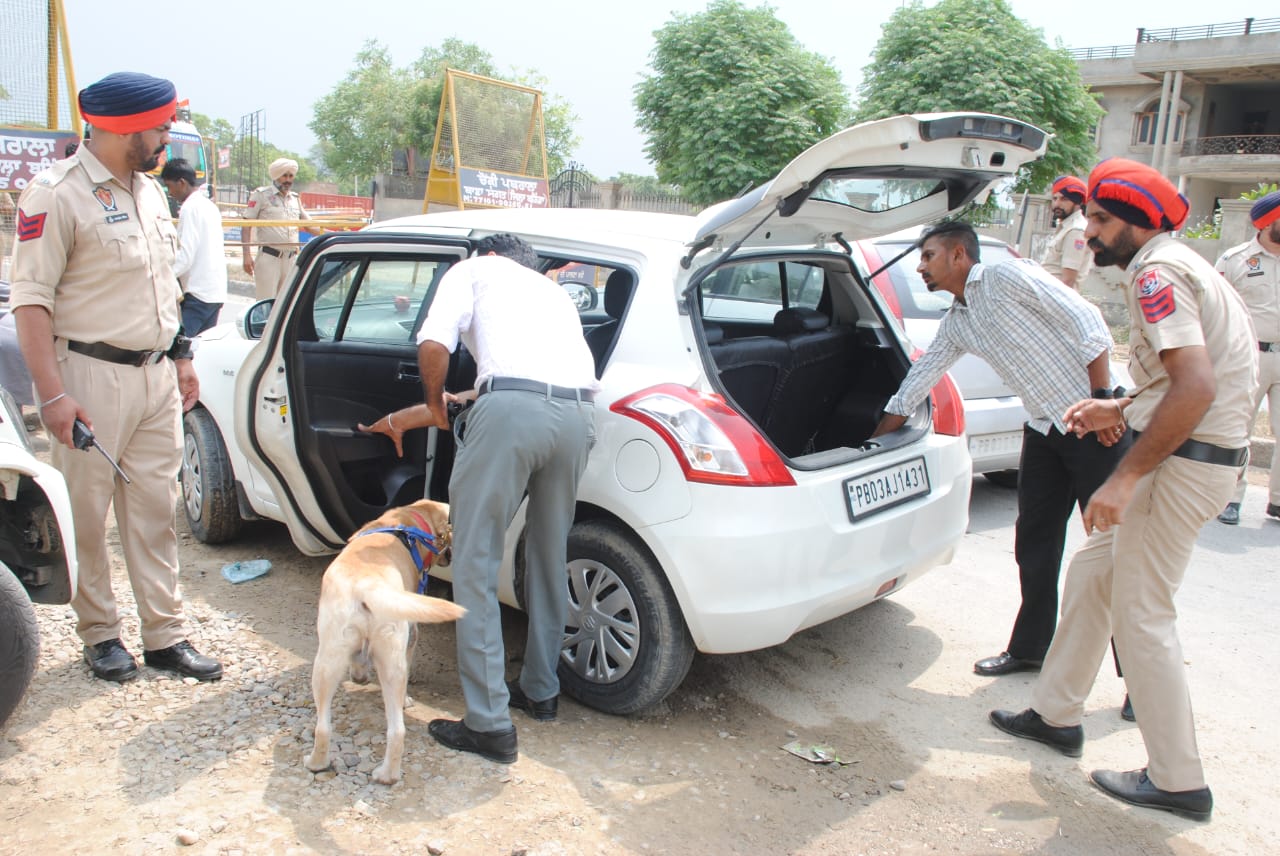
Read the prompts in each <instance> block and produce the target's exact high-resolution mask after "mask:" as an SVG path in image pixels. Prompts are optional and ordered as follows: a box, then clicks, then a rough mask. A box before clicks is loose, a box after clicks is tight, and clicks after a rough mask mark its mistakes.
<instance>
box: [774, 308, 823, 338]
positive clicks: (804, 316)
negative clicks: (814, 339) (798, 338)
mask: <svg viewBox="0 0 1280 856" xmlns="http://www.w3.org/2000/svg"><path fill="white" fill-rule="evenodd" d="M829 326H831V319H830V318H828V317H827V316H826V315H823V314H822V313H821V312H819V311H818V310H816V309H806V308H804V307H795V308H792V309H781V310H779V311H778V314H777V315H774V316H773V332H774V334H775V335H778V336H791V335H794V334H796V333H812V332H814V331H816V330H825V329H827V327H829Z"/></svg>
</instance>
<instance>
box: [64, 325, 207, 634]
mask: <svg viewBox="0 0 1280 856" xmlns="http://www.w3.org/2000/svg"><path fill="white" fill-rule="evenodd" d="M58 353H59V368H60V369H61V372H62V382H63V384H64V386H65V387H66V390H67V392H69V393H70V394H71V395H72V396H73V397H74V398H75V399H76V401H78V402H80V405H81V406H82V407H83V408H84V410H85V411H86V412H87V413H88V414H89V418H90V420H91V421H92V423H93V432H94V435H95V437H96V438H97V441H98V442H99V443H100V444H101V445H102V447H103V448H104V449H105V450H106V451H107V452H109V453H110V454H111V455H112V456H114V457H115V459H116V461H117V462H118V463H119V464H120V468H121V469H123V470H124V471H125V473H126V474H128V476H129V478H130V479H132V480H133V484H130V485H126V484H125V483H124V481H123V480H121V479H119V478H118V477H117V476H116V474H115V470H113V469H112V468H111V465H110V464H108V463H107V462H106V460H105V459H104V458H103V457H102V455H100V454H99V453H98V452H96V451H94V450H93V449H87V450H83V451H82V450H79V449H68V448H67V447H66V446H64V445H62V444H61V443H58V442H54V443H53V448H52V451H51V452H50V459H51V460H52V462H53V465H54V466H55V467H57V468H58V469H59V470H61V471H62V474H63V476H64V477H65V478H66V481H67V488H68V492H69V493H70V494H71V513H72V516H73V518H74V520H75V527H76V552H77V557H78V560H79V566H80V580H79V587H78V591H77V593H76V597H75V600H73V601H72V602H71V605H72V607H73V608H74V609H75V611H76V617H77V619H78V621H77V624H76V632H77V633H79V634H80V638H81V639H83V640H84V643H85V644H86V645H96V644H97V643H99V642H104V641H106V640H107V639H114V638H117V637H119V636H120V616H119V613H118V612H117V609H116V599H115V594H114V592H113V591H112V590H111V562H110V552H109V551H108V549H107V537H106V519H107V509H108V507H110V506H113V505H114V507H115V516H116V524H117V529H118V531H119V535H120V548H121V552H123V554H124V562H125V567H126V569H127V571H128V573H129V583H130V585H131V586H132V587H133V594H134V598H135V599H136V600H137V603H138V617H139V618H140V619H141V623H142V645H143V648H145V649H146V650H148V651H155V650H158V649H160V648H168V647H169V646H170V645H173V644H174V643H176V642H180V641H182V640H183V639H185V638H186V633H185V630H184V619H183V614H182V598H181V595H180V593H179V591H178V536H177V532H176V530H175V529H174V508H175V505H176V503H177V498H178V488H177V481H176V480H177V476H178V467H179V465H180V463H181V454H182V445H181V444H182V440H181V438H182V432H181V427H180V425H181V418H182V401H181V398H180V396H179V394H178V381H177V373H176V372H175V370H174V367H173V363H172V362H171V361H170V360H167V359H165V360H161V361H160V362H159V363H157V364H156V365H153V366H144V367H141V368H139V367H134V366H122V365H117V364H115V363H108V362H105V361H103V360H98V359H94V358H93V357H86V356H84V355H83V354H77V353H74V352H68V351H67V350H66V343H65V342H59V343H58Z"/></svg>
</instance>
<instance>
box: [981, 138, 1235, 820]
mask: <svg viewBox="0 0 1280 856" xmlns="http://www.w3.org/2000/svg"><path fill="white" fill-rule="evenodd" d="M1188 210H1189V206H1188V204H1187V201H1186V198H1185V197H1183V196H1182V194H1180V193H1178V191H1177V189H1176V188H1175V187H1174V186H1173V185H1172V184H1170V183H1169V181H1168V180H1167V179H1165V178H1164V176H1162V175H1161V174H1160V173H1159V172H1157V171H1156V170H1154V169H1152V168H1151V167H1149V166H1146V165H1144V164H1139V163H1136V162H1134V161H1130V160H1124V159H1122V158H1110V159H1108V160H1105V161H1103V162H1102V163H1100V164H1098V166H1097V167H1096V168H1095V169H1094V170H1093V172H1092V173H1091V174H1090V176H1089V203H1088V221H1089V226H1088V229H1087V230H1086V234H1087V235H1088V238H1089V246H1090V247H1091V248H1092V249H1093V252H1094V258H1095V260H1096V261H1097V263H1098V264H1099V265H1116V266H1117V267H1122V268H1124V269H1125V272H1126V273H1127V274H1128V277H1129V287H1128V290H1127V298H1128V305H1129V315H1130V317H1131V318H1132V328H1131V330H1130V337H1129V342H1130V346H1131V352H1130V359H1129V369H1130V372H1131V373H1132V375H1133V379H1134V381H1135V383H1136V384H1137V386H1136V388H1135V389H1133V390H1131V391H1130V392H1129V395H1128V396H1126V397H1123V398H1119V399H1111V400H1100V399H1086V400H1084V401H1081V402H1078V403H1077V404H1074V405H1072V406H1071V408H1069V409H1068V411H1067V413H1066V417H1065V421H1066V422H1067V423H1068V425H1069V426H1072V430H1074V431H1075V432H1076V433H1077V434H1080V435H1083V434H1085V433H1088V432H1089V431H1100V430H1107V429H1109V428H1112V427H1114V426H1116V425H1119V424H1122V423H1123V422H1125V421H1126V420H1127V421H1128V423H1129V426H1130V427H1131V428H1132V429H1133V434H1134V437H1135V441H1134V444H1133V446H1132V447H1131V448H1130V450H1129V451H1128V453H1126V454H1125V456H1124V457H1123V458H1121V459H1120V463H1119V464H1118V465H1117V466H1116V469H1115V472H1114V473H1113V474H1112V475H1111V477H1110V478H1108V479H1107V481H1106V482H1105V483H1104V484H1103V485H1102V487H1100V488H1098V490H1097V491H1095V492H1094V494H1093V496H1092V498H1091V499H1090V500H1089V505H1088V506H1087V507H1086V508H1085V512H1084V526H1085V531H1086V532H1089V533H1090V535H1089V539H1088V540H1087V541H1086V542H1085V544H1084V546H1083V547H1081V548H1080V550H1079V552H1077V553H1076V555H1075V557H1074V558H1073V559H1072V561H1071V566H1070V568H1069V569H1068V571H1067V582H1066V588H1065V590H1064V592H1063V598H1062V619H1061V621H1060V622H1059V624H1058V632H1057V634H1056V635H1055V636H1054V638H1053V644H1052V645H1051V646H1050V648H1049V653H1048V655H1047V656H1046V658H1045V661H1044V666H1043V667H1042V668H1041V671H1040V678H1039V680H1038V681H1037V682H1036V686H1035V690H1034V692H1033V693H1032V698H1031V702H1032V707H1030V708H1028V709H1026V710H1024V711H1022V712H1021V713H1012V712H1010V711H1005V710H995V711H992V712H991V721H992V723H993V724H995V725H996V727H997V728H1000V729H1001V730H1003V731H1006V732H1008V733H1010V734H1014V735H1016V736H1018V737H1025V738H1027V739H1030V740H1037V741H1039V742H1041V743H1045V744H1048V745H1050V746H1052V747H1053V748H1055V749H1058V750H1059V751H1061V752H1063V753H1064V754H1066V755H1070V756H1076V757H1078V756H1079V755H1080V754H1081V752H1082V750H1083V746H1084V729H1083V728H1082V726H1081V725H1080V722H1081V719H1082V717H1083V714H1084V702H1085V699H1086V698H1087V696H1088V694H1089V690H1090V688H1091V687H1092V686H1093V681H1094V678H1095V677H1096V676H1097V674H1098V667H1099V665H1100V664H1101V661H1102V657H1103V655H1104V654H1105V653H1106V650H1107V639H1108V637H1109V636H1111V635H1113V634H1114V637H1115V645H1116V650H1117V652H1118V653H1119V655H1120V661H1121V662H1123V663H1124V664H1125V681H1126V683H1127V684H1128V687H1129V695H1130V697H1131V698H1132V700H1133V709H1134V712H1135V713H1136V714H1137V719H1138V728H1139V729H1140V730H1141V732H1142V739H1143V742H1144V743H1145V744H1146V747H1147V757H1148V761H1147V765H1146V766H1145V767H1144V768H1142V769H1138V770H1133V771H1130V772H1124V773H1119V772H1112V771H1110V770H1095V771H1094V772H1093V774H1092V779H1093V781H1094V783H1095V784H1096V785H1097V786H1098V787H1099V788H1101V789H1102V790H1104V791H1105V792H1107V793H1108V794H1110V795H1112V796H1114V797H1116V798H1118V799H1120V800H1123V801H1125V802H1128V803H1132V804H1134V805H1140V806H1146V807H1148V808H1156V809H1161V810H1164V811H1170V812H1173V813H1175V814H1178V815H1181V816H1183V817H1188V818H1192V819H1194V820H1208V819H1209V817H1210V815H1211V814H1212V812H1213V794H1212V793H1211V792H1210V791H1209V788H1208V787H1207V786H1206V784H1205V780H1204V770H1203V768H1202V767H1201V764H1200V754H1199V750H1198V749H1197V747H1196V732H1195V721H1194V719H1193V717H1192V712H1191V697H1190V693H1189V692H1188V689H1187V678H1186V667H1185V666H1184V664H1183V655H1182V647H1181V644H1180V643H1179V641H1178V634H1177V627H1176V617H1177V610H1176V608H1175V606H1174V595H1175V594H1176V593H1177V591H1178V587H1179V586H1180V585H1181V583H1182V578H1183V575H1184V574H1185V573H1186V569H1187V563H1188V562H1189V561H1190V557H1191V550H1192V547H1193V546H1194V545H1195V539H1196V535H1197V533H1198V532H1199V531H1200V528H1201V527H1202V526H1203V525H1204V524H1205V523H1206V522H1207V521H1208V520H1209V519H1211V518H1212V517H1213V515H1214V514H1215V513H1216V512H1217V511H1218V509H1220V508H1221V507H1222V503H1223V502H1225V501H1226V499H1227V498H1228V497H1230V495H1231V491H1232V489H1233V488H1234V487H1235V482H1236V478H1237V476H1238V475H1239V474H1240V469H1241V467H1242V466H1243V465H1244V461H1245V457H1246V455H1247V446H1248V443H1249V417H1250V416H1251V415H1252V412H1253V411H1252V409H1251V408H1252V405H1253V393H1254V388H1255V386H1256V381H1255V378H1256V376H1257V365H1258V349H1257V345H1256V340H1255V337H1254V335H1253V326H1252V324H1251V323H1250V321H1249V313H1248V310H1247V309H1246V308H1245V305H1244V301H1242V300H1241V299H1240V295H1239V294H1237V293H1236V291H1235V289H1233V288H1231V286H1230V285H1229V284H1228V283H1227V282H1226V280H1224V279H1223V278H1222V277H1221V276H1220V275H1219V274H1218V273H1217V272H1216V271H1214V270H1213V268H1212V267H1211V266H1210V265H1209V263H1208V262H1206V261H1205V260H1204V259H1202V258H1201V257H1200V256H1199V255H1197V254H1196V253H1195V252H1194V251H1193V250H1191V249H1190V248H1189V247H1187V246H1186V245H1184V244H1181V243H1179V242H1178V241H1176V240H1174V239H1173V237H1172V236H1171V235H1169V234H1168V233H1169V232H1171V231H1173V230H1174V229H1177V228H1179V227H1181V225H1182V224H1183V223H1184V222H1185V221H1186V217H1187V212H1188Z"/></svg>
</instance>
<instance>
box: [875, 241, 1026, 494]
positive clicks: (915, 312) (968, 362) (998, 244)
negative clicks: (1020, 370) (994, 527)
mask: <svg viewBox="0 0 1280 856" xmlns="http://www.w3.org/2000/svg"><path fill="white" fill-rule="evenodd" d="M923 231H924V227H922V226H915V227H912V228H910V229H904V230H902V231H900V232H895V233H893V234H891V235H883V236H881V237H878V238H870V239H864V240H861V241H858V242H857V247H858V250H859V251H860V252H861V254H862V257H863V259H864V260H865V262H866V265H867V272H868V273H869V274H874V277H873V282H874V283H875V286H876V288H877V289H879V291H880V293H881V295H882V296H883V297H884V298H885V301H886V302H887V303H888V304H889V307H890V309H892V310H893V313H894V314H895V315H897V316H898V318H899V319H901V321H902V324H903V326H904V327H905V328H906V331H907V337H908V338H909V339H910V340H911V341H912V342H913V343H914V344H915V345H916V346H917V347H919V348H920V349H921V350H923V351H927V350H929V345H930V343H932V342H933V337H934V336H936V335H937V334H938V325H939V324H941V323H942V316H943V314H944V313H945V312H946V311H947V310H948V309H949V308H950V307H951V300H952V297H951V294H950V293H948V292H945V291H930V290H929V289H928V287H927V286H926V285H925V284H924V280H923V279H922V278H921V277H920V274H919V273H918V272H917V271H916V267H917V266H918V265H919V264H920V251H919V250H917V249H915V245H916V243H917V242H918V241H919V240H920V235H921V233H922V232H923ZM978 242H979V247H978V252H979V255H980V256H981V257H982V259H981V260H982V262H983V263H984V264H995V263H997V262H1002V261H1004V260H1005V259H1010V258H1016V257H1017V255H1018V253H1017V251H1016V250H1014V249H1013V247H1010V246H1009V245H1008V244H1006V243H1005V242H1004V241H1000V240H997V239H995V238H991V237H988V236H986V235H979V236H978ZM904 253H905V255H904ZM894 259H897V261H894ZM890 262H893V264H889V263H890ZM886 265H888V267H885V266H886ZM948 374H950V375H951V378H952V380H954V381H955V383H956V386H957V387H959V388H960V395H961V396H963V398H964V420H965V434H966V435H967V436H968V438H969V455H970V456H971V457H972V458H973V472H974V473H975V474H978V473H981V474H982V475H984V476H986V477H987V478H988V479H989V480H991V481H993V482H995V483H996V484H1001V485H1005V486H1007V487H1016V486H1017V482H1018V463H1019V461H1020V460H1021V458H1022V427H1023V425H1025V424H1026V421H1027V418H1028V416H1027V410H1026V408H1025V407H1023V406H1022V399H1021V398H1019V397H1018V396H1017V395H1016V394H1015V393H1014V392H1013V390H1011V389H1010V388H1009V387H1008V386H1007V385H1006V384H1005V382H1004V381H1003V380H1001V378H1000V376H999V375H998V374H996V371H995V369H993V368H991V365H990V364H989V363H988V362H987V361H986V360H984V359H982V358H981V357H978V356H975V355H973V354H965V355H964V356H963V357H961V358H960V359H959V360H957V361H956V364H955V365H954V366H952V367H951V370H950V371H949V372H948Z"/></svg>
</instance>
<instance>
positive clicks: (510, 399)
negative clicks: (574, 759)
mask: <svg viewBox="0 0 1280 856" xmlns="http://www.w3.org/2000/svg"><path fill="white" fill-rule="evenodd" d="M454 432H455V440H456V443H457V449H458V451H457V456H456V458H455V460H454V465H453V473H452V475H451V477H450V480H449V507H450V516H451V518H452V520H453V545H454V552H453V598H454V601H455V602H456V603H458V604H459V605H460V606H463V607H465V608H466V610H467V614H466V615H465V616H463V617H462V619H461V620H460V621H458V623H457V639H458V672H459V675H460V677H461V679H462V695H463V699H464V700H465V701H466V706H467V712H466V716H465V718H464V721H465V722H466V724H467V727H468V728H471V729H473V730H475V731H497V730H500V729H505V728H509V727H510V726H511V715H510V712H509V711H508V709H507V703H508V698H509V697H508V694H507V687H506V651H505V650H504V647H503V642H502V621H501V613H500V610H499V604H498V570H499V568H500V567H501V565H502V557H503V544H504V540H505V536H506V531H507V527H508V526H510V524H511V520H512V518H513V517H515V514H516V511H517V509H518V508H519V507H520V502H521V501H522V500H523V498H524V496H525V493H526V492H527V493H528V496H529V506H528V512H527V514H526V525H527V530H526V536H525V557H526V569H525V576H526V598H527V604H526V606H527V607H528V610H529V631H528V639H527V642H526V645H525V655H524V668H523V670H522V671H521V675H520V686H521V688H522V689H523V690H524V692H525V694H526V695H527V696H528V697H529V698H531V699H533V700H535V701H542V700H544V699H548V698H551V697H553V696H555V695H557V694H558V693H559V692H560V681H559V679H558V678H557V677H556V664H557V661H558V658H559V654H560V648H561V645H562V643H563V641H564V623H565V617H566V613H567V611H568V574H567V573H566V570H565V569H566V565H567V559H566V556H567V552H568V537H569V527H570V525H571V524H572V523H573V514H574V503H575V500H576V496H577V491H578V480H579V479H580V478H581V477H582V471H583V470H584V469H585V468H586V464H587V453H588V452H589V451H590V450H591V446H592V445H593V444H594V443H595V408H594V406H593V405H591V404H585V403H579V402H577V401H575V400H572V399H563V398H552V397H549V396H547V395H545V394H543V393H535V392H524V391H518V390H499V391H496V392H490V393H488V394H486V395H482V396H480V398H479V399H477V401H476V403H475V405H474V406H473V407H471V408H470V409H469V410H467V411H466V412H465V413H463V415H462V416H461V417H459V419H458V422H457V425H455V428H454Z"/></svg>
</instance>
